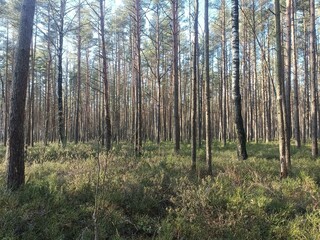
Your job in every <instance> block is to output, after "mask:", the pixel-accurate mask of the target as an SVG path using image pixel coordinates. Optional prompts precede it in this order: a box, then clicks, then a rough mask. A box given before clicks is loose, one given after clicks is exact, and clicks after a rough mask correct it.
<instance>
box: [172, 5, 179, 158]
mask: <svg viewBox="0 0 320 240" xmlns="http://www.w3.org/2000/svg"><path fill="white" fill-rule="evenodd" d="M172 24H173V82H174V109H173V111H174V113H173V114H174V142H175V147H174V150H175V152H179V150H180V116H179V71H178V62H179V53H178V44H179V42H178V37H179V36H178V34H179V30H178V0H173V2H172Z"/></svg>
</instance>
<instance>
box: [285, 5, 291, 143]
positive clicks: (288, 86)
mask: <svg viewBox="0 0 320 240" xmlns="http://www.w3.org/2000/svg"><path fill="white" fill-rule="evenodd" d="M286 5H287V6H286V18H287V19H286V22H287V28H286V30H287V41H286V45H287V46H286V50H287V58H286V59H287V64H286V65H287V70H286V92H285V93H286V98H285V100H286V114H287V118H286V125H287V127H286V128H287V130H286V131H287V132H288V136H287V139H286V141H290V139H291V135H292V134H291V125H292V123H291V66H292V64H291V59H292V58H291V52H292V51H291V45H292V41H291V40H292V37H291V7H292V6H291V0H286Z"/></svg>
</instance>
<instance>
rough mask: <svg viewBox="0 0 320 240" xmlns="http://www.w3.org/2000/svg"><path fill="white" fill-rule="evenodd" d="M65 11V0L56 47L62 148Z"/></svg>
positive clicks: (64, 143) (63, 1)
mask: <svg viewBox="0 0 320 240" xmlns="http://www.w3.org/2000/svg"><path fill="white" fill-rule="evenodd" d="M65 10H66V0H61V1H60V26H59V33H58V34H59V45H58V122H59V138H60V143H61V145H62V147H65V146H66V144H67V138H66V135H65V122H64V116H63V96H62V54H63V37H64V16H65Z"/></svg>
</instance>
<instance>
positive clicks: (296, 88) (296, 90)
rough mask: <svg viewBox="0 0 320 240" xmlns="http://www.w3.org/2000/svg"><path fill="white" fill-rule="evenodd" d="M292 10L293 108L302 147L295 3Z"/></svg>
mask: <svg viewBox="0 0 320 240" xmlns="http://www.w3.org/2000/svg"><path fill="white" fill-rule="evenodd" d="M291 11H292V16H291V17H292V47H293V74H294V80H293V82H294V92H293V99H294V102H293V105H294V106H293V109H294V112H293V114H294V137H295V142H296V146H297V148H300V147H301V138H300V116H299V84H298V60H297V46H296V30H295V28H296V27H295V5H294V4H293V5H292V6H291Z"/></svg>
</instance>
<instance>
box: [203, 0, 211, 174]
mask: <svg viewBox="0 0 320 240" xmlns="http://www.w3.org/2000/svg"><path fill="white" fill-rule="evenodd" d="M204 8H205V12H204V14H205V17H204V18H205V22H204V29H205V80H206V162H207V167H208V174H209V175H212V127H211V108H210V95H211V92H210V74H209V71H210V64H209V57H210V52H209V0H205V7H204Z"/></svg>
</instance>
